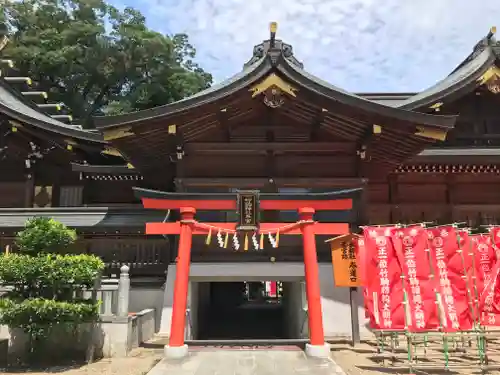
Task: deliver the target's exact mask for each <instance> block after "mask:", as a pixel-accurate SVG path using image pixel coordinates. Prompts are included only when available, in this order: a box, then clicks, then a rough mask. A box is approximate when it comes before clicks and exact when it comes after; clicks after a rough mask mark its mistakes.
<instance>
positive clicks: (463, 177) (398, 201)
mask: <svg viewBox="0 0 500 375" xmlns="http://www.w3.org/2000/svg"><path fill="white" fill-rule="evenodd" d="M499 187H500V176H496V175H488V174H473V173H464V174H430V173H407V174H398V175H391V176H389V177H388V178H387V180H386V181H371V182H370V183H369V184H368V189H367V201H368V207H367V217H368V220H369V222H370V223H372V224H384V223H396V222H403V223H409V222H419V221H438V222H443V223H444V222H453V221H459V222H461V221H464V222H468V223H469V224H471V225H475V224H490V223H497V222H498V223H500V189H499Z"/></svg>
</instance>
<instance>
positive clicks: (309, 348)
mask: <svg viewBox="0 0 500 375" xmlns="http://www.w3.org/2000/svg"><path fill="white" fill-rule="evenodd" d="M305 352H306V355H307V356H308V357H313V358H329V357H330V344H328V343H325V344H324V345H311V344H306V350H305Z"/></svg>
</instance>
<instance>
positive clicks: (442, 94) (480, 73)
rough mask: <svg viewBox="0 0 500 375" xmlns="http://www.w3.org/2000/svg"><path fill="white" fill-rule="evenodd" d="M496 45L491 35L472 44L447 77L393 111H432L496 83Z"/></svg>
mask: <svg viewBox="0 0 500 375" xmlns="http://www.w3.org/2000/svg"><path fill="white" fill-rule="evenodd" d="M499 57H500V43H499V42H497V41H496V40H495V38H494V37H493V31H490V33H489V34H488V35H487V36H486V37H485V38H483V39H482V40H481V41H480V42H479V43H478V44H476V46H475V48H474V51H473V53H472V54H470V55H469V56H468V57H467V58H466V59H465V60H464V61H463V62H462V63H461V64H460V65H459V66H458V67H457V68H456V69H455V70H454V71H453V72H452V73H451V74H450V75H449V76H448V77H446V78H445V79H443V80H442V81H440V82H438V83H436V84H435V85H433V86H431V87H429V88H428V89H427V90H424V91H422V92H420V93H418V94H416V95H413V96H411V97H409V98H407V99H406V100H403V101H399V102H397V103H395V105H394V106H395V107H397V108H402V109H408V110H424V109H426V110H427V111H429V110H431V111H432V110H434V111H439V109H440V108H441V107H442V106H443V105H444V104H446V103H450V102H452V101H454V100H456V99H458V98H460V97H462V96H464V95H465V94H467V93H470V92H472V91H474V90H475V89H476V88H478V87H479V86H482V85H487V84H488V83H489V82H491V81H495V80H497V79H498V75H499V74H500V68H499V66H500V61H499Z"/></svg>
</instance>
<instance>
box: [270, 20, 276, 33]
mask: <svg viewBox="0 0 500 375" xmlns="http://www.w3.org/2000/svg"><path fill="white" fill-rule="evenodd" d="M269 31H270V32H271V33H274V34H276V31H278V23H277V22H275V21H273V22H271V23H270V24H269Z"/></svg>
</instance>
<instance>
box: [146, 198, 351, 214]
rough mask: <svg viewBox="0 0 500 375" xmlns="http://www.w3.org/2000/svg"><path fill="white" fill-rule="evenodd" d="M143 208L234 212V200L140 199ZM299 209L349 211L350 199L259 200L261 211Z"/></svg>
mask: <svg viewBox="0 0 500 375" xmlns="http://www.w3.org/2000/svg"><path fill="white" fill-rule="evenodd" d="M142 204H143V205H144V208H149V209H157V210H178V209H180V208H182V207H193V208H195V209H197V210H217V211H220V210H236V199H234V200H169V199H153V198H142ZM301 207H311V208H314V209H315V210H316V211H324V210H332V211H333V210H350V209H352V199H350V198H348V199H332V200H313V199H311V200H261V201H260V209H261V210H298V209H299V208H301Z"/></svg>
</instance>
